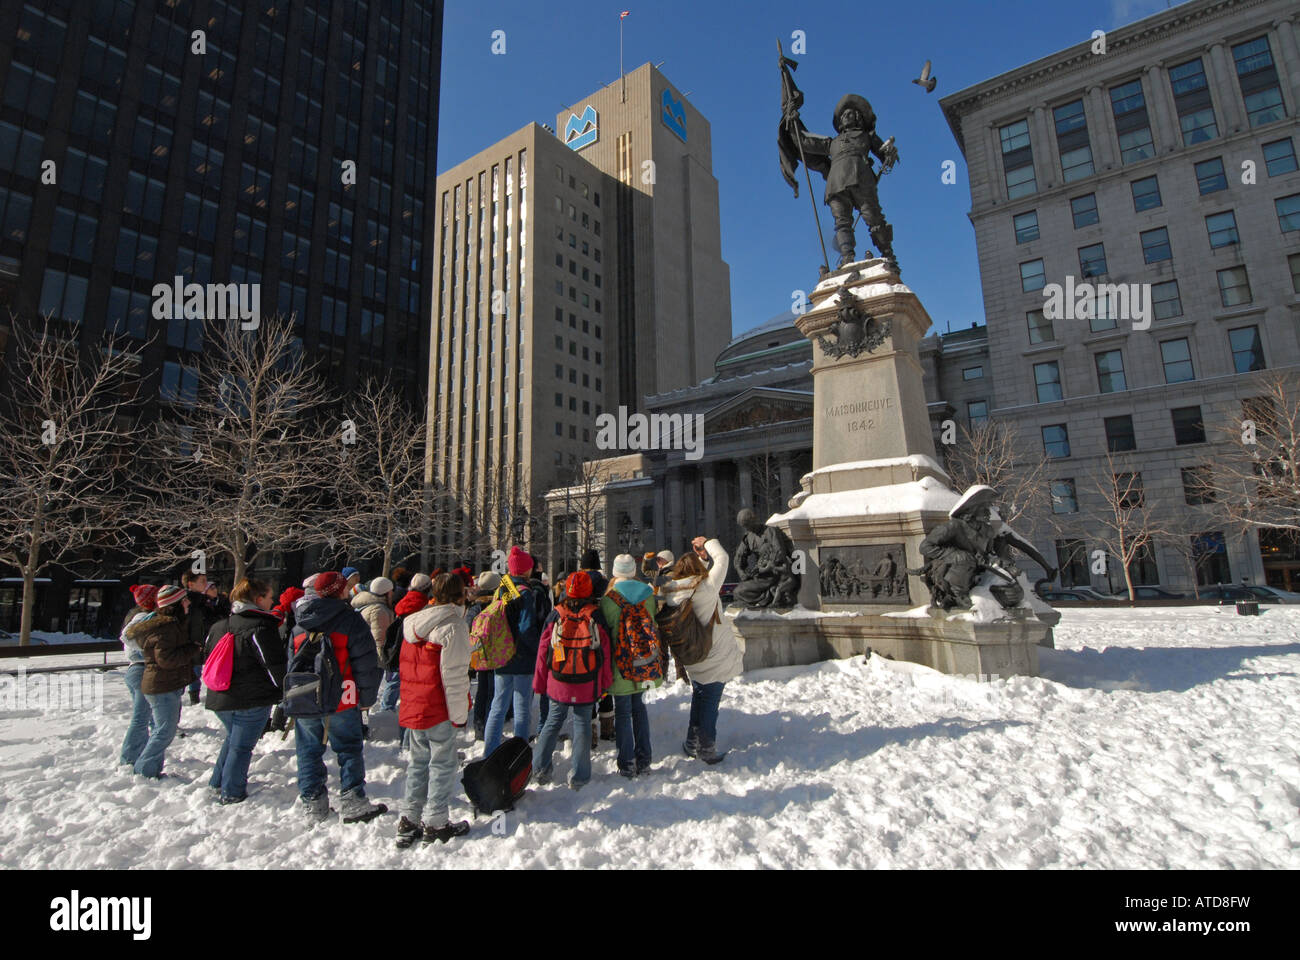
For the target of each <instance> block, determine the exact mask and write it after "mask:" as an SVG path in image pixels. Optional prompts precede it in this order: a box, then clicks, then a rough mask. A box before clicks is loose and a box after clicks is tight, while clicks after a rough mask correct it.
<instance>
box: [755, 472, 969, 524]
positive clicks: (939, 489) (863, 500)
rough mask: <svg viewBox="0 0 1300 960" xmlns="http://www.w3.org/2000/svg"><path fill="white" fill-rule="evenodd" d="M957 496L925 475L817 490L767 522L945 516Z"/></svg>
mask: <svg viewBox="0 0 1300 960" xmlns="http://www.w3.org/2000/svg"><path fill="white" fill-rule="evenodd" d="M957 496H958V495H957V494H956V493H954V492H953V491H951V490H949V489H948V488H947V487H946V486H944V485H943V484H942V483H940V482H939V481H938V480H936V479H934V477H922V478H921V479H920V480H913V481H910V482H908V483H895V484H889V485H887V486H881V487H864V488H863V489H860V490H841V491H839V492H837V493H814V494H811V495H810V496H808V497H806V498H805V499H804V500H803V502H802V503H800V504H799V505H798V506H797V507H794V508H793V509H791V510H789V511H787V512H786V513H778V514H775V515H773V516H772V518H771V519H770V520H768V524H769V525H771V524H775V523H787V522H789V521H791V520H820V519H825V518H829V517H860V516H863V515H872V514H893V513H911V512H913V511H926V512H929V513H942V514H945V515H946V514H947V513H948V510H949V509H950V508H951V507H952V505H953V504H954V503H956V502H957Z"/></svg>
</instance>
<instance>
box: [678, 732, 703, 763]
mask: <svg viewBox="0 0 1300 960" xmlns="http://www.w3.org/2000/svg"><path fill="white" fill-rule="evenodd" d="M682 753H684V754H686V755H687V756H688V757H697V756H699V753H700V731H699V729H698V728H696V727H690V728H688V729H687V731H686V739H685V740H683V741H682Z"/></svg>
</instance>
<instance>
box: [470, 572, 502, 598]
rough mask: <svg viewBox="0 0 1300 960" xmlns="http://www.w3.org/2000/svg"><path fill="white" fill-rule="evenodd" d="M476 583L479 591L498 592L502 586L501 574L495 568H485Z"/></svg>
mask: <svg viewBox="0 0 1300 960" xmlns="http://www.w3.org/2000/svg"><path fill="white" fill-rule="evenodd" d="M474 583H475V585H476V589H477V591H478V592H479V593H496V590H497V587H499V586H501V574H499V573H496V572H495V571H493V570H484V571H483V572H482V573H480V574H479V575H478V579H476V580H475V581H474Z"/></svg>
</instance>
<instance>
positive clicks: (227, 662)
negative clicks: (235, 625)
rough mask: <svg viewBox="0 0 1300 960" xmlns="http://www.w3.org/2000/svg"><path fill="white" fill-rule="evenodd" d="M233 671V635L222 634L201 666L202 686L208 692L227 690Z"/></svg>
mask: <svg viewBox="0 0 1300 960" xmlns="http://www.w3.org/2000/svg"><path fill="white" fill-rule="evenodd" d="M234 669H235V635H234V634H233V633H226V634H223V635H222V637H221V639H220V640H218V641H217V645H216V646H215V647H213V648H212V652H211V653H210V654H208V659H207V660H206V661H205V662H204V664H203V685H204V686H205V687H207V688H208V689H209V690H229V689H230V675H231V673H233V672H234Z"/></svg>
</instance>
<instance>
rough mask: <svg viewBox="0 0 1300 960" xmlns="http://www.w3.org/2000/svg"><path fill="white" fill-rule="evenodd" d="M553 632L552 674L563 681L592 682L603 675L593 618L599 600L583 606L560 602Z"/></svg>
mask: <svg viewBox="0 0 1300 960" xmlns="http://www.w3.org/2000/svg"><path fill="white" fill-rule="evenodd" d="M556 612H557V613H558V614H559V619H558V620H556V621H555V627H554V631H555V632H554V635H553V636H552V641H551V642H552V652H551V676H553V677H555V679H556V680H559V681H561V682H562V683H593V682H595V681H596V679H597V678H598V677H599V676H600V665H601V655H602V653H601V650H600V647H599V639H598V634H597V633H596V624H595V622H594V621H593V619H592V616H593V614H594V613H595V612H596V604H594V603H589V604H587V605H586V606H584V607H582V608H581V609H580V610H571V609H569V607H568V606H567V605H564V604H561V605H560V606H559V607H557V608H556Z"/></svg>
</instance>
